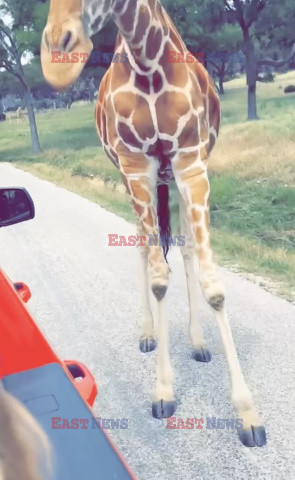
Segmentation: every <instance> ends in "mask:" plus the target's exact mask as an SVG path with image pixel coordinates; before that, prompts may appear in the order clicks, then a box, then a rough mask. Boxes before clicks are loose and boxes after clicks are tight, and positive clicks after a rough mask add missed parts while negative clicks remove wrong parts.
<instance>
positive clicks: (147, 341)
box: [139, 337, 157, 353]
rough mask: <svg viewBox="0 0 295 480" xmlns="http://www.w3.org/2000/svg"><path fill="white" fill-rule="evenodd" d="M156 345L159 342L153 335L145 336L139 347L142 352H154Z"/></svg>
mask: <svg viewBox="0 0 295 480" xmlns="http://www.w3.org/2000/svg"><path fill="white" fill-rule="evenodd" d="M156 346H157V342H156V340H155V339H154V338H153V337H144V338H141V339H140V341H139V348H140V351H141V352H142V353H147V352H152V351H153V350H155V348H156Z"/></svg>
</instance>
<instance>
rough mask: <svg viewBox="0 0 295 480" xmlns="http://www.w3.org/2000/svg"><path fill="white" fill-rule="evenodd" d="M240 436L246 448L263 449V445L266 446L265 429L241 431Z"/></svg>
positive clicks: (253, 428)
mask: <svg viewBox="0 0 295 480" xmlns="http://www.w3.org/2000/svg"><path fill="white" fill-rule="evenodd" d="M238 434H239V439H240V440H241V442H242V444H243V445H245V447H263V445H266V433H265V428H264V427H262V426H260V427H251V428H247V429H246V430H239V431H238Z"/></svg>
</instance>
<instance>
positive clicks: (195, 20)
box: [163, 0, 242, 95]
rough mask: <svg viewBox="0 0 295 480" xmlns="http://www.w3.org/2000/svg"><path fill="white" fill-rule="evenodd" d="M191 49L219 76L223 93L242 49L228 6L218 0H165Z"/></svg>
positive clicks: (237, 29)
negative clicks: (229, 16) (237, 54)
mask: <svg viewBox="0 0 295 480" xmlns="http://www.w3.org/2000/svg"><path fill="white" fill-rule="evenodd" d="M163 4H164V6H165V7H166V8H167V10H168V12H169V14H170V15H171V17H172V19H173V21H174V23H175V24H176V26H177V28H178V30H179V32H180V34H181V35H182V38H183V40H184V42H185V43H186V45H187V47H188V50H189V51H191V53H193V54H194V53H198V54H201V55H202V58H203V59H204V64H205V66H206V68H207V69H208V71H209V73H210V74H211V76H213V78H214V79H215V78H217V79H218V85H216V89H217V90H218V91H219V93H220V94H221V95H222V94H224V80H225V77H226V75H227V74H228V73H229V72H230V71H231V70H232V69H233V68H232V64H233V61H234V54H235V53H237V52H238V51H239V50H240V48H241V41H242V36H241V33H240V29H239V28H238V27H237V26H236V25H234V24H228V23H227V19H226V11H225V8H224V6H223V5H222V4H220V2H217V1H216V0H215V1H214V0H195V1H194V2H193V3H188V4H184V2H183V0H164V2H163Z"/></svg>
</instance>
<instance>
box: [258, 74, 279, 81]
mask: <svg viewBox="0 0 295 480" xmlns="http://www.w3.org/2000/svg"><path fill="white" fill-rule="evenodd" d="M257 80H258V82H263V83H270V82H274V80H275V75H274V74H273V73H272V72H266V73H259V75H258V77H257Z"/></svg>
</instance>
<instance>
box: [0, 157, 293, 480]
mask: <svg viewBox="0 0 295 480" xmlns="http://www.w3.org/2000/svg"><path fill="white" fill-rule="evenodd" d="M0 185H1V186H9V185H10V186H12V185H14V186H15V185H20V186H25V187H27V188H28V190H29V191H30V192H31V194H32V197H33V199H34V201H35V204H36V219H35V220H34V221H31V222H27V223H25V224H20V225H16V226H13V227H9V228H7V229H2V230H1V232H0V265H1V267H2V268H4V269H5V270H6V271H7V273H8V274H9V276H10V277H11V278H12V279H13V280H15V281H17V280H22V281H25V282H27V283H28V284H29V285H30V287H31V289H32V292H33V299H32V301H31V302H30V306H29V308H30V310H31V311H32V312H33V315H34V317H35V318H36V319H37V321H38V323H39V325H40V326H41V328H42V330H43V331H44V332H45V334H46V335H47V337H48V339H49V340H50V341H51V343H52V344H53V347H54V348H55V349H56V350H57V352H58V353H59V355H60V356H61V357H62V358H76V359H79V360H81V361H83V362H85V363H86V364H87V365H88V366H89V368H90V369H91V370H92V371H93V373H94V375H95V376H96V379H97V383H98V386H99V396H98V401H97V403H96V406H95V412H96V413H97V415H98V416H101V417H102V418H105V419H108V418H115V419H116V418H127V419H128V420H129V428H128V429H127V430H114V431H112V433H111V434H112V437H113V439H114V441H115V442H116V444H117V445H118V447H119V448H120V449H121V451H122V452H123V454H124V456H125V458H126V459H127V460H128V462H129V463H130V465H131V467H132V468H133V470H134V471H135V473H136V474H137V475H138V478H139V480H156V479H161V480H231V479H233V480H244V479H255V480H262V479H267V480H272V479H273V480H279V479H283V480H293V479H294V478H295V435H294V432H295V421H294V418H295V395H294V392H295V307H294V306H293V305H291V304H289V303H288V302H286V301H284V300H281V299H279V298H277V297H275V296H273V295H271V294H269V293H267V292H265V291H264V290H262V289H261V288H259V287H258V286H257V285H254V284H251V283H249V282H248V281H246V280H245V279H243V278H241V277H239V276H238V275H235V274H232V273H229V272H227V271H226V270H224V271H223V272H222V274H223V276H224V279H225V282H226V287H227V298H228V309H229V316H230V320H231V323H232V327H233V334H234V338H235V341H236V344H237V347H238V351H239V356H240V360H241V364H242V367H243V370H244V373H245V376H246V379H247V381H248V385H249V387H250V389H251V390H252V393H253V396H254V398H255V400H256V404H257V408H258V410H259V411H260V412H261V413H262V414H263V416H264V419H265V425H266V428H267V433H268V445H267V447H264V448H261V449H247V448H245V447H243V446H242V445H241V444H240V443H239V441H238V438H237V435H236V433H235V432H233V431H225V430H207V429H203V430H167V429H166V428H165V426H166V422H165V421H163V422H162V421H160V422H159V421H157V420H155V419H153V418H152V416H151V402H150V391H151V387H152V383H153V378H154V369H153V366H154V355H155V354H154V352H153V353H151V354H148V355H147V356H145V355H143V354H141V353H140V351H139V348H138V336H139V325H138V317H139V290H140V288H139V282H138V277H137V273H138V271H139V268H138V256H137V255H138V254H137V251H136V249H135V248H133V247H118V248H117V247H108V246H107V241H108V236H107V235H108V234H109V233H118V234H121V235H130V234H132V233H133V232H134V227H133V226H132V225H130V224H128V223H127V222H125V221H124V220H122V219H120V218H118V217H116V216H115V215H113V214H111V213H109V212H107V211H105V210H103V209H102V208H100V207H99V206H97V205H95V204H93V203H91V202H89V201H88V200H86V199H83V198H80V197H79V196H77V195H75V194H72V193H70V192H67V191H65V190H63V189H61V188H58V187H56V186H54V185H52V184H50V183H48V182H44V181H41V180H38V179H36V178H34V177H33V176H31V175H29V174H27V173H24V172H22V171H20V170H16V169H14V168H13V167H12V166H10V165H5V164H0ZM170 259H171V267H172V271H173V273H172V275H171V287H170V289H169V294H168V298H169V310H170V326H171V329H170V332H171V341H170V345H171V352H172V361H173V365H174V367H175V372H176V388H175V394H176V398H177V400H178V402H179V405H178V409H177V416H178V417H182V418H184V419H186V418H191V417H193V418H200V417H203V418H206V417H214V416H215V417H217V418H233V417H234V413H233V409H232V406H231V403H230V401H229V379H228V373H227V368H226V362H225V358H224V356H223V353H222V349H221V344H220V341H219V333H218V330H217V326H216V325H215V321H214V317H213V315H212V313H211V312H210V311H209V308H208V307H207V306H206V305H205V303H204V301H203V300H202V299H200V314H201V318H202V320H203V322H204V324H205V333H206V338H207V340H208V345H209V347H210V349H211V352H212V353H213V360H212V362H211V363H209V364H200V363H196V362H194V361H193V360H192V359H191V358H190V350H189V340H188V335H187V322H188V305H187V297H186V290H185V279H184V272H183V266H182V262H181V256H180V252H179V251H178V250H177V249H176V248H175V249H174V251H173V252H172V254H171V255H170Z"/></svg>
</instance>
